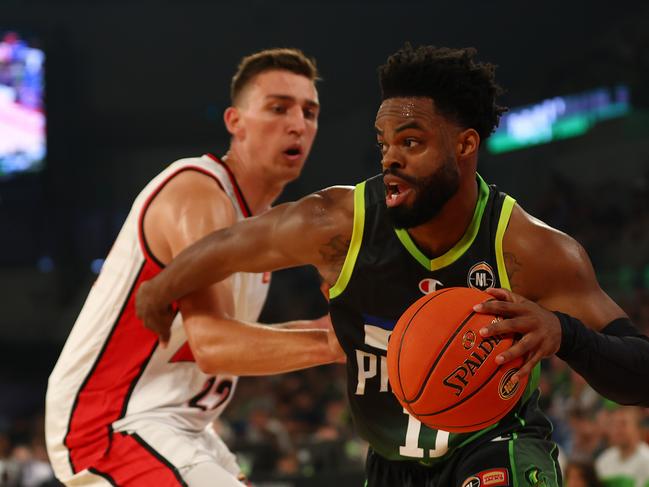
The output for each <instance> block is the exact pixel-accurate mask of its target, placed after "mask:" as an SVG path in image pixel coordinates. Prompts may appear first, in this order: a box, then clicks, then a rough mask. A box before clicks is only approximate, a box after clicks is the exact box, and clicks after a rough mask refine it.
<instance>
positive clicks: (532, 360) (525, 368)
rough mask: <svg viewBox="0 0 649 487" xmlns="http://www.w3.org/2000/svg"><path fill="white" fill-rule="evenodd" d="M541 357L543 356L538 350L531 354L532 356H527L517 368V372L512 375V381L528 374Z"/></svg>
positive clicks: (516, 380)
mask: <svg viewBox="0 0 649 487" xmlns="http://www.w3.org/2000/svg"><path fill="white" fill-rule="evenodd" d="M542 358H543V357H542V356H541V354H539V353H538V352H537V353H535V354H534V355H532V357H531V358H529V359H528V360H527V361H526V362H525V363H524V364H523V366H522V367H521V368H520V369H518V372H516V373H515V374H514V375H513V376H512V381H514V382H518V381H520V380H522V379H524V378H525V377H527V376H529V375H530V374H531V373H532V370H533V369H534V367H536V364H538V363H539V362H540V361H541V359H542Z"/></svg>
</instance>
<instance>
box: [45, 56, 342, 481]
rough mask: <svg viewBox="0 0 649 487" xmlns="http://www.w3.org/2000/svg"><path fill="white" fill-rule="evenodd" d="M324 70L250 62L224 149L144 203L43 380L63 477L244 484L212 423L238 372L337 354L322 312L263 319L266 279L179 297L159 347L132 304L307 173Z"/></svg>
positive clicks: (180, 167)
mask: <svg viewBox="0 0 649 487" xmlns="http://www.w3.org/2000/svg"><path fill="white" fill-rule="evenodd" d="M316 78H317V71H316V68H315V65H314V63H313V62H312V61H311V60H310V59H308V58H307V57H305V56H304V55H303V54H302V53H301V52H300V51H298V50H293V49H273V50H267V51H261V52H258V53H256V54H253V55H251V56H248V57H246V58H244V59H243V60H242V62H241V64H240V66H239V69H238V71H237V73H236V74H235V76H234V77H233V79H232V86H231V98H232V106H231V107H230V108H228V109H227V110H226V111H225V114H224V120H225V125H226V127H227V129H228V131H229V132H230V134H231V135H232V138H231V145H230V149H229V151H228V152H227V154H226V155H225V156H224V157H223V158H221V159H219V158H218V157H215V156H212V155H204V156H202V157H196V158H190V159H182V160H179V161H177V162H175V163H173V164H172V165H171V166H169V167H168V168H167V169H165V170H164V171H162V173H160V174H159V175H158V176H157V177H155V178H154V179H153V180H152V181H151V182H150V183H149V184H148V185H147V186H146V187H145V188H144V190H143V191H142V192H141V193H140V195H139V196H138V197H137V198H136V200H135V202H134V204H133V207H132V209H131V212H130V214H129V215H128V217H127V219H126V222H125V223H124V226H123V227H122V230H121V232H120V234H119V236H118V237H117V240H116V242H115V244H114V245H113V248H112V250H111V251H110V254H109V255H108V257H107V259H106V261H105V264H104V267H103V269H102V271H101V273H100V275H99V277H98V279H97V281H96V283H95V284H94V286H93V288H92V290H91V292H90V295H89V296H88V298H87V300H86V303H85V305H84V307H83V309H82V310H81V314H80V315H79V318H78V319H77V322H76V323H75V325H74V328H73V329H72V332H71V333H70V336H69V338H68V340H67V343H66V344H65V347H64V348H63V351H62V353H61V356H60V358H59V360H58V362H57V364H56V366H55V368H54V371H53V372H52V375H51V376H50V379H49V385H48V390H47V400H46V436H47V447H48V452H49V455H50V459H51V461H52V465H53V467H54V470H55V472H56V475H57V477H58V478H59V479H60V480H61V481H62V482H64V483H66V484H67V485H75V486H76V485H119V486H155V487H164V486H178V485H189V486H198V487H202V486H207V485H210V486H214V485H218V486H226V487H227V486H236V485H239V486H240V485H241V482H240V481H239V480H238V478H240V477H239V473H240V471H239V468H238V466H237V464H236V461H235V459H234V456H233V455H232V454H231V453H230V452H229V450H228V449H227V448H226V447H225V445H224V444H223V443H222V442H221V440H220V439H219V438H218V437H217V436H216V435H215V434H214V432H213V430H212V428H211V423H212V421H213V420H214V419H215V418H216V417H217V416H218V415H219V414H220V413H221V411H222V410H223V409H224V408H225V407H226V405H227V403H228V401H229V400H230V397H231V395H232V392H233V390H234V387H235V384H236V381H237V378H236V376H237V375H261V374H271V373H281V372H287V371H291V370H296V369H300V368H305V367H310V366H314V365H319V364H324V363H329V362H332V361H334V360H336V359H338V357H339V355H338V351H337V348H336V347H337V342H336V341H335V337H334V336H333V333H332V331H331V328H330V323H329V321H328V318H322V319H320V320H315V321H298V322H291V323H286V324H283V325H278V326H274V327H265V326H262V325H259V324H257V323H255V322H256V320H257V318H258V315H259V312H260V310H261V307H262V305H263V303H264V300H265V297H266V292H267V289H268V284H269V275H268V274H242V273H240V274H234V275H233V276H232V277H231V278H229V279H228V280H226V281H224V282H221V283H219V284H216V285H214V286H212V287H211V288H209V289H207V290H204V291H200V292H197V293H195V294H193V295H191V296H188V297H187V298H184V299H182V300H181V301H180V302H179V303H178V307H179V311H180V313H179V314H177V316H176V319H175V321H174V324H173V326H172V329H171V333H170V336H166V337H164V339H163V341H162V343H159V342H158V337H157V335H156V334H155V333H153V332H151V331H149V330H147V329H145V328H144V327H143V326H142V323H141V322H140V321H139V320H138V319H137V318H136V316H135V310H134V302H135V292H136V291H137V289H138V286H139V284H140V283H141V282H143V281H145V280H148V279H151V278H152V277H154V276H155V275H156V274H157V273H159V272H160V270H161V269H162V268H163V267H164V266H165V265H166V264H167V263H169V262H170V261H171V260H172V259H173V258H174V257H175V256H176V255H177V254H178V253H179V252H181V251H182V250H183V249H184V248H185V247H187V246H189V245H190V244H192V243H193V242H195V241H196V240H198V239H200V238H201V237H203V236H204V235H206V234H208V233H210V232H212V231H214V230H217V229H221V228H224V227H228V226H230V225H232V224H233V223H235V222H236V221H238V220H241V219H243V218H246V217H249V216H251V215H256V214H259V213H262V212H264V211H265V210H267V209H268V208H269V207H270V205H271V204H272V202H273V201H274V200H275V199H276V198H277V196H278V195H279V194H280V193H281V191H282V189H283V188H284V186H285V185H286V184H287V183H289V182H290V181H293V180H294V179H296V178H297V177H298V176H299V174H300V171H301V170H302V167H303V164H304V162H305V159H306V158H307V155H308V153H309V151H310V149H311V145H312V143H313V139H314V137H315V134H316V131H317V126H318V123H317V122H318V110H319V104H318V93H317V91H316V88H315V80H316Z"/></svg>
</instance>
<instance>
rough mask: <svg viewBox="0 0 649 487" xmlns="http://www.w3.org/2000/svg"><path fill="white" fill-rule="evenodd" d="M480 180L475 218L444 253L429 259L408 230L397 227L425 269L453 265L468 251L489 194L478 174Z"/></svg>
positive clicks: (399, 233) (396, 231)
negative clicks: (460, 236)
mask: <svg viewBox="0 0 649 487" xmlns="http://www.w3.org/2000/svg"><path fill="white" fill-rule="evenodd" d="M476 176H477V182H478V201H477V203H476V205H475V210H474V211H473V218H472V219H471V223H470V224H469V226H468V228H467V229H466V231H465V232H464V235H463V236H462V238H461V239H460V240H458V242H457V243H456V244H455V245H454V246H453V247H451V248H450V249H449V250H447V251H446V252H445V253H444V254H442V255H440V256H439V257H435V258H434V259H429V258H428V257H427V256H426V255H425V254H424V253H423V252H422V251H421V250H420V249H419V247H417V244H416V243H415V242H414V241H413V240H412V237H410V234H409V233H408V231H407V230H405V229H403V228H395V229H394V232H395V233H396V235H397V238H398V239H399V241H400V242H401V244H402V245H403V246H404V247H405V248H406V250H407V251H408V253H409V254H410V255H412V256H413V257H414V258H415V260H416V261H417V262H419V263H420V264H421V265H422V266H423V267H424V268H425V269H427V270H429V271H436V270H438V269H442V268H444V267H446V266H449V265H451V264H452V263H453V262H455V261H456V260H458V259H459V258H460V257H462V255H464V253H465V252H466V251H467V249H468V248H469V247H471V244H473V241H474V240H475V238H476V236H477V235H478V230H479V229H480V222H481V221H482V214H483V213H484V209H485V207H486V206H487V198H488V196H489V186H487V183H485V181H484V179H482V177H481V176H480V175H479V174H476Z"/></svg>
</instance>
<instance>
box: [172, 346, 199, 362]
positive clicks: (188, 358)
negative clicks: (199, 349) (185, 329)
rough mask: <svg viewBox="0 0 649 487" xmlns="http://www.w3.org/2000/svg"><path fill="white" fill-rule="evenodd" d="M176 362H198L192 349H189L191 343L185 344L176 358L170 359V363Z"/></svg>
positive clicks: (175, 354) (176, 354) (175, 355)
mask: <svg viewBox="0 0 649 487" xmlns="http://www.w3.org/2000/svg"><path fill="white" fill-rule="evenodd" d="M174 362H196V359H195V358H194V354H193V353H192V349H191V348H189V342H185V343H184V344H183V346H182V347H180V348H179V349H178V351H177V352H176V353H174V356H173V357H171V358H170V359H169V363H174Z"/></svg>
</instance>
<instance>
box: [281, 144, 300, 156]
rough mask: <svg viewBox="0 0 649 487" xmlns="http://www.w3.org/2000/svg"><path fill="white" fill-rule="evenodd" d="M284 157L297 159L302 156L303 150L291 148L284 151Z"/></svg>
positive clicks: (297, 147) (296, 147)
mask: <svg viewBox="0 0 649 487" xmlns="http://www.w3.org/2000/svg"><path fill="white" fill-rule="evenodd" d="M284 155H285V156H287V157H288V158H290V159H296V158H298V157H300V156H301V155H302V148H301V147H300V146H291V147H289V148H288V149H286V150H285V151H284Z"/></svg>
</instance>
